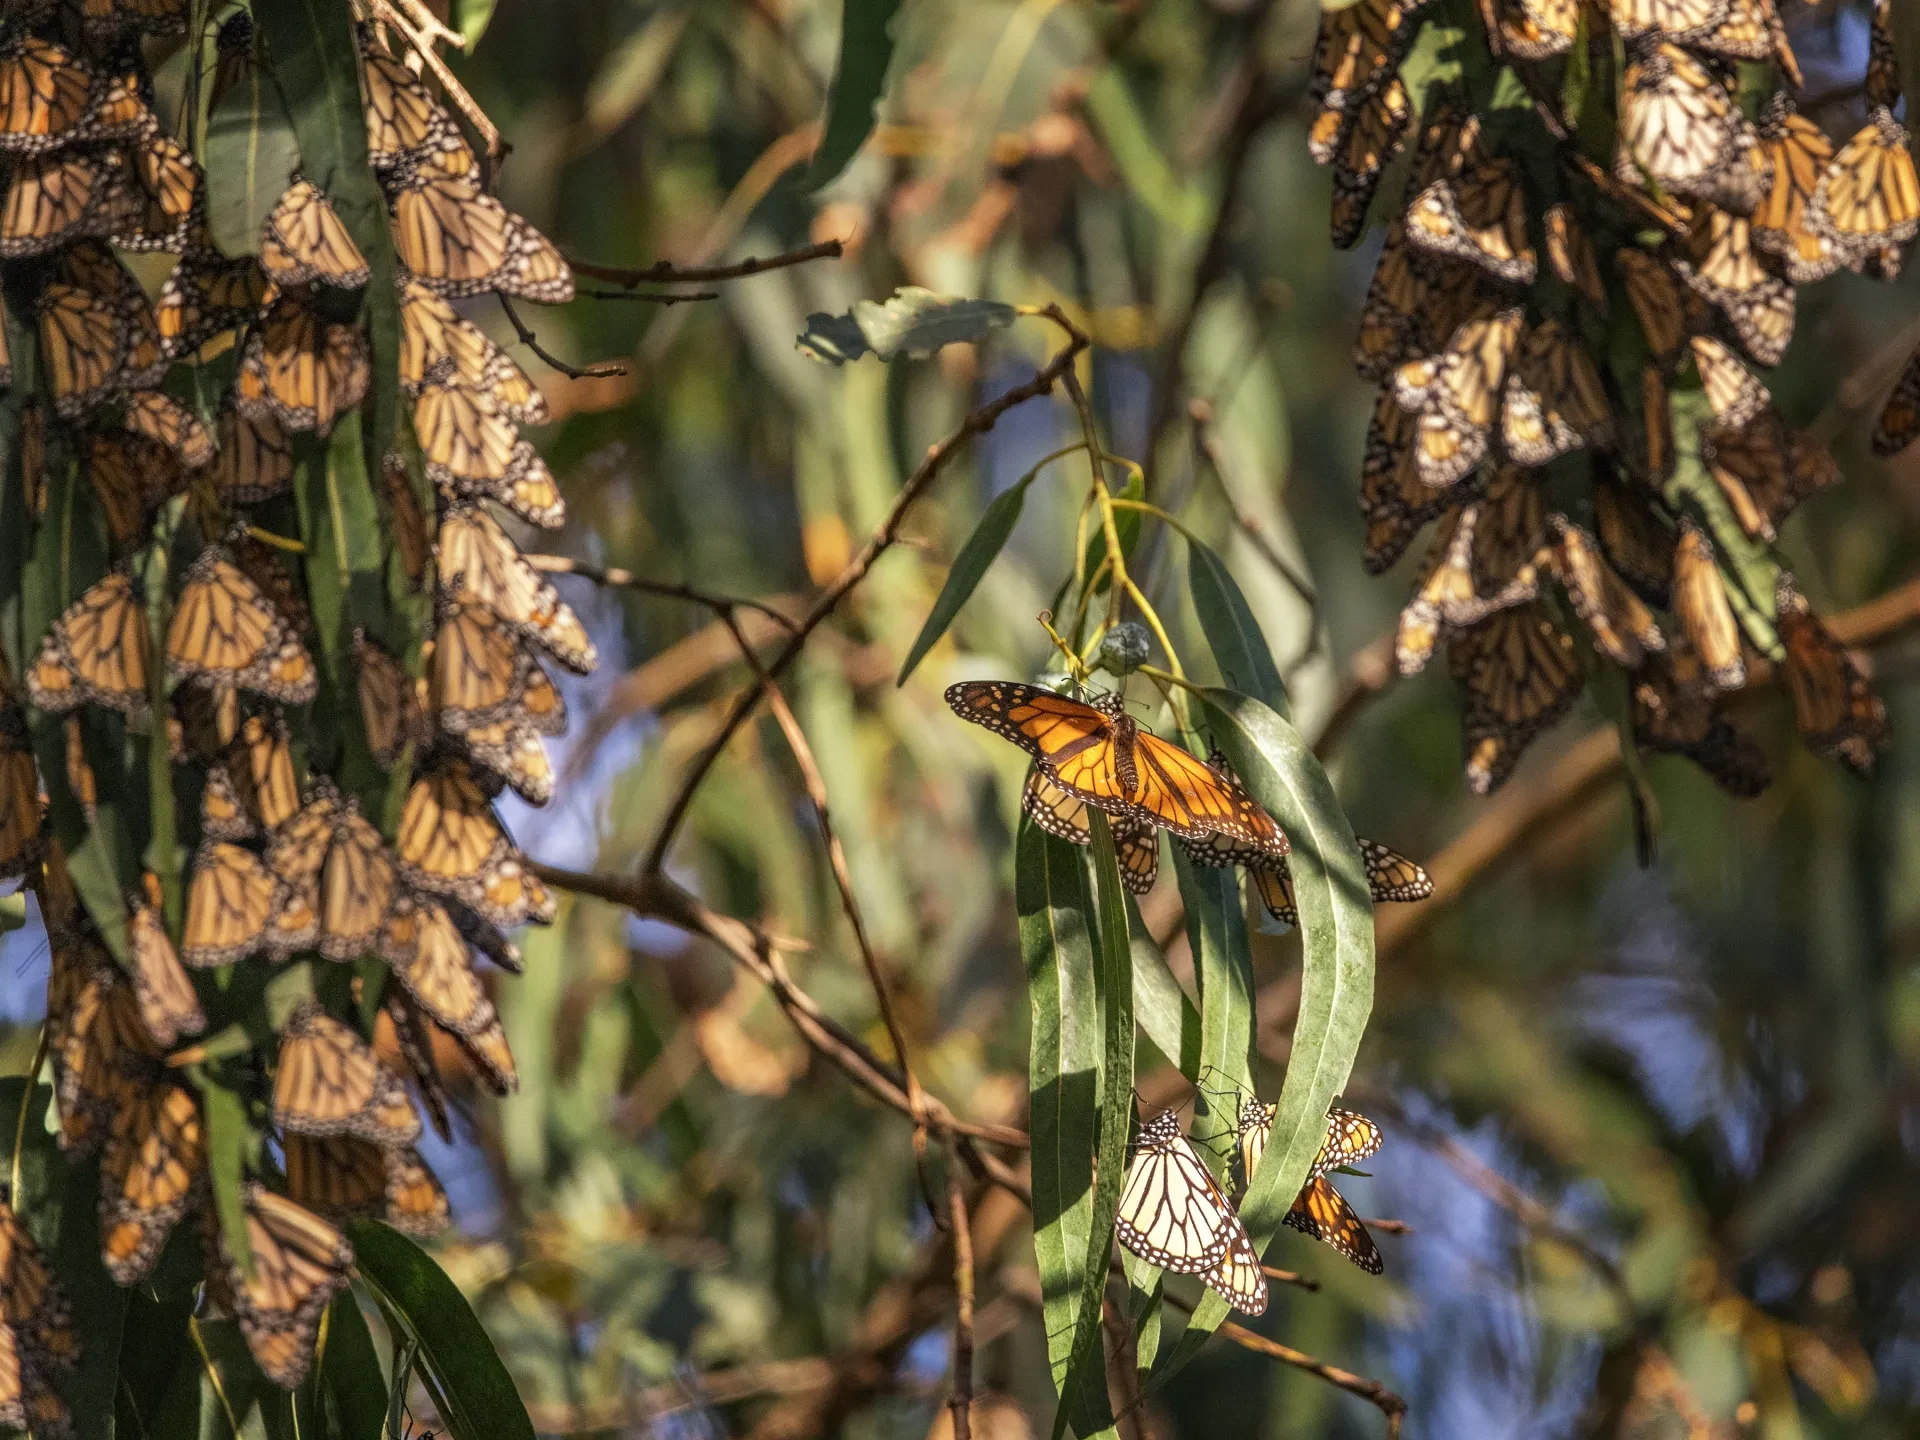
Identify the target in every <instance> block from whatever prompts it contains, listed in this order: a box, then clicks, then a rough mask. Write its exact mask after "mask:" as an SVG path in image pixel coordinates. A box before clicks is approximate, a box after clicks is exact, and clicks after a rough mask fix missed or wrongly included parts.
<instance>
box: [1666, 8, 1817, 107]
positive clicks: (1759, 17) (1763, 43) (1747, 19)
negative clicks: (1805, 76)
mask: <svg viewBox="0 0 1920 1440" xmlns="http://www.w3.org/2000/svg"><path fill="white" fill-rule="evenodd" d="M1724 9H1725V13H1724V14H1722V16H1721V17H1720V18H1719V20H1717V21H1716V22H1715V23H1714V24H1713V25H1711V26H1709V27H1708V28H1707V29H1706V30H1705V32H1704V33H1702V34H1701V35H1699V36H1698V37H1696V38H1693V39H1691V40H1689V41H1687V42H1686V43H1687V45H1688V48H1690V49H1694V50H1704V51H1706V52H1707V53H1708V54H1710V55H1722V56H1725V57H1726V58H1728V59H1730V60H1765V59H1766V58H1768V56H1770V55H1772V54H1774V47H1775V31H1776V29H1777V28H1778V24H1779V22H1778V21H1777V19H1776V18H1775V16H1774V9H1773V0H1727V3H1726V5H1725V7H1724ZM1779 43H1780V45H1781V47H1782V49H1783V51H1784V55H1785V60H1784V62H1783V68H1789V67H1790V68H1791V69H1792V71H1793V72H1794V74H1795V75H1796V76H1797V74H1798V72H1799V66H1798V65H1797V64H1794V63H1792V62H1793V51H1792V50H1791V49H1790V48H1786V46H1785V39H1784V37H1782V38H1781V40H1780V42H1779ZM1791 83H1792V84H1793V85H1794V87H1795V88H1796V89H1797V88H1798V87H1799V85H1800V81H1799V80H1798V79H1797V78H1795V79H1793V80H1792V81H1791Z"/></svg>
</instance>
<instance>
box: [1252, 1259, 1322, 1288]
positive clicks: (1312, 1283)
mask: <svg viewBox="0 0 1920 1440" xmlns="http://www.w3.org/2000/svg"><path fill="white" fill-rule="evenodd" d="M1260 1273H1261V1274H1262V1275H1264V1276H1266V1277H1267V1278H1268V1279H1269V1280H1278V1281H1279V1282H1280V1283H1281V1284H1282V1285H1295V1286H1298V1287H1299V1288H1300V1289H1302V1290H1305V1291H1307V1292H1309V1293H1310V1294H1314V1295H1317V1294H1319V1293H1320V1282H1319V1281H1318V1280H1309V1279H1308V1278H1307V1277H1306V1276H1304V1275H1302V1274H1301V1273H1300V1272H1299V1271H1298V1270H1282V1269H1280V1268H1279V1267H1278V1266H1276V1265H1267V1264H1262V1265H1261V1267H1260Z"/></svg>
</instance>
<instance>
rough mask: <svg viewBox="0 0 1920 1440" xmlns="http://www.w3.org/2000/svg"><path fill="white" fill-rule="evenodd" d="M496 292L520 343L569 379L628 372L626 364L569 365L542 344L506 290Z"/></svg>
mask: <svg viewBox="0 0 1920 1440" xmlns="http://www.w3.org/2000/svg"><path fill="white" fill-rule="evenodd" d="M494 294H496V295H497V296H499V298H500V308H501V309H502V310H504V311H506V312H507V319H508V321H510V322H511V323H512V325H513V333H514V334H516V335H518V336H519V337H520V343H521V344H522V345H524V346H526V347H527V348H528V349H529V350H531V351H533V353H534V354H536V355H538V356H539V357H540V358H541V359H542V360H543V361H545V362H546V363H547V364H548V365H549V366H551V367H552V368H553V369H555V370H558V371H559V372H560V373H561V374H562V375H564V376H566V377H567V378H568V379H569V380H605V379H607V378H608V377H609V376H613V375H624V374H626V373H627V367H626V366H624V365H589V366H587V368H586V369H584V370H582V369H580V368H579V367H578V366H574V365H569V364H568V363H567V362H566V361H564V360H562V359H561V358H560V357H559V356H558V355H554V354H551V353H549V352H548V351H547V350H546V349H545V348H544V347H543V346H542V345H541V344H540V340H539V337H538V336H536V335H535V334H534V333H533V330H532V328H531V327H530V326H529V325H528V324H527V323H526V321H524V320H522V319H521V318H520V312H519V311H518V310H515V309H514V308H513V301H512V300H511V299H509V298H508V296H507V292H506V291H504V290H496V291H495V292H494Z"/></svg>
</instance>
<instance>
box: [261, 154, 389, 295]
mask: <svg viewBox="0 0 1920 1440" xmlns="http://www.w3.org/2000/svg"><path fill="white" fill-rule="evenodd" d="M260 268H261V269H262V270H264V271H266V273H267V278H268V279H270V280H272V281H273V282H274V283H275V284H277V285H280V286H281V287H283V288H285V287H288V286H293V285H310V284H314V283H318V284H322V285H331V286H333V287H334V288H335V289H336V290H358V289H359V288H360V287H361V286H363V285H365V284H366V283H367V278H368V276H369V275H370V274H371V272H370V271H369V270H368V269H367V261H366V257H365V256H363V255H362V254H361V253H360V247H359V246H358V245H356V244H354V243H353V236H352V235H350V234H348V233H347V227H346V225H345V223H344V222H342V221H341V219H340V216H339V215H338V214H337V213H336V212H335V210H334V208H333V203H332V202H331V201H329V200H328V199H327V197H326V194H325V192H324V191H322V190H321V189H320V187H319V186H318V185H315V184H314V183H313V182H312V181H311V180H307V179H299V180H295V181H294V182H293V184H292V185H290V186H289V187H288V188H287V191H286V193H285V194H284V195H282V196H281V197H280V199H279V201H278V203H276V204H275V205H274V207H273V209H271V210H270V211H268V212H267V219H266V223H265V225H264V227H263V228H262V230H261V234H260Z"/></svg>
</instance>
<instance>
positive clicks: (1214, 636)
mask: <svg viewBox="0 0 1920 1440" xmlns="http://www.w3.org/2000/svg"><path fill="white" fill-rule="evenodd" d="M1187 590H1188V592H1189V593H1190V594H1191V595H1192V596H1193V611H1194V614H1195V615H1196V616H1198V617H1199V620H1200V629H1201V632H1202V633H1203V634H1205V635H1206V637H1207V644H1208V646H1209V647H1211V649H1212V650H1213V659H1214V663H1215V664H1217V665H1218V666H1219V667H1220V678H1221V679H1222V680H1224V681H1225V682H1226V684H1227V688H1228V689H1230V690H1238V691H1239V692H1240V693H1241V694H1243V695H1251V696H1253V697H1254V698H1255V699H1257V700H1259V701H1260V702H1261V703H1263V704H1264V705H1266V706H1267V707H1268V708H1269V709H1272V710H1284V709H1285V707H1286V703H1287V687H1286V683H1285V682H1284V681H1282V680H1281V678H1280V670H1279V667H1278V666H1276V665H1275V664H1274V663H1273V651H1272V649H1271V648H1270V647H1269V646H1268V644H1267V637H1266V636H1265V635H1264V634H1262V633H1261V630H1260V622H1259V621H1258V620H1257V619H1255V618H1254V614H1253V607H1252V606H1251V605H1249V604H1247V597H1246V596H1245V595H1244V594H1242V593H1241V590H1240V586H1239V583H1238V582H1237V581H1235V580H1234V578H1233V572H1232V571H1230V570H1229V569H1227V566H1226V562H1225V561H1223V560H1222V559H1221V558H1220V557H1219V556H1218V555H1216V554H1215V553H1214V552H1213V550H1212V549H1211V548H1210V547H1208V546H1206V545H1202V544H1200V543H1199V542H1198V541H1193V542H1191V543H1190V544H1189V545H1188V547H1187Z"/></svg>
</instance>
